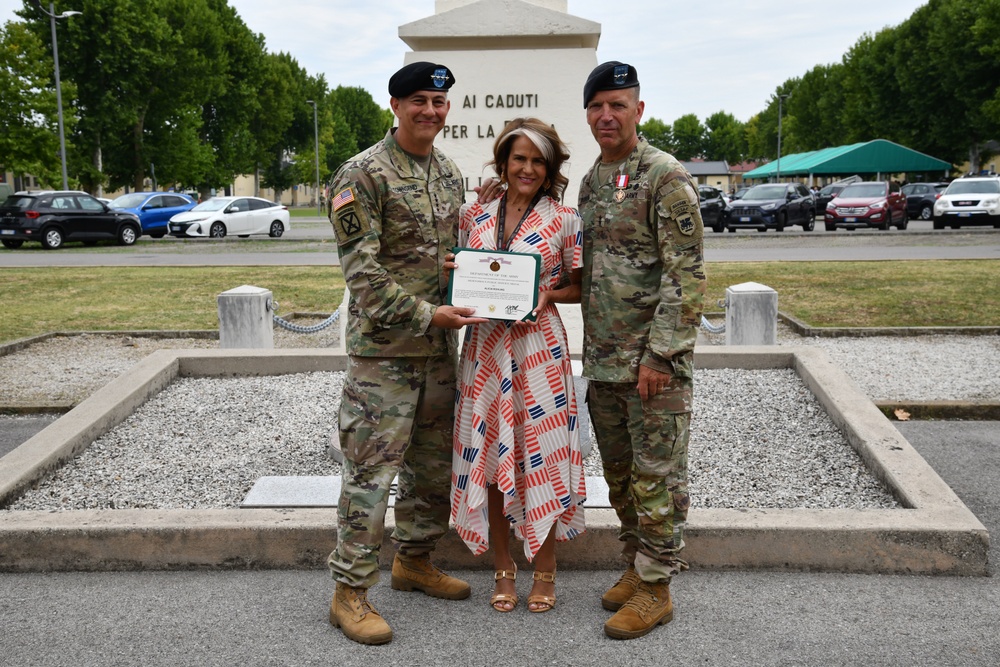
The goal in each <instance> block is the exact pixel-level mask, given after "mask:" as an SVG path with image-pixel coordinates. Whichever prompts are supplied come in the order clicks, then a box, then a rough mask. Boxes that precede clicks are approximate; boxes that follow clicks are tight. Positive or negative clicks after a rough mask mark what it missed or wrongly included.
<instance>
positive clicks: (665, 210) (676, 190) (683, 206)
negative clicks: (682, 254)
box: [656, 180, 703, 248]
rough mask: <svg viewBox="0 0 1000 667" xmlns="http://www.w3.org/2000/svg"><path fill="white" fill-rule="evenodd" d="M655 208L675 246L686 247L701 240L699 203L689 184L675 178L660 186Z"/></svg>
mask: <svg viewBox="0 0 1000 667" xmlns="http://www.w3.org/2000/svg"><path fill="white" fill-rule="evenodd" d="M656 210H657V212H658V213H659V215H660V218H661V219H662V220H663V221H664V223H665V224H666V226H667V228H668V229H669V233H670V234H671V236H672V237H673V239H674V245H675V247H677V248H687V247H690V246H691V245H694V244H697V243H698V242H700V241H701V238H702V236H703V229H702V221H701V205H700V203H699V201H698V195H697V193H696V191H695V190H694V189H693V188H692V187H691V186H690V185H688V184H686V183H684V182H683V181H680V180H675V181H673V182H671V183H669V184H668V185H665V186H664V187H662V188H661V189H660V199H659V201H658V202H657V204H656Z"/></svg>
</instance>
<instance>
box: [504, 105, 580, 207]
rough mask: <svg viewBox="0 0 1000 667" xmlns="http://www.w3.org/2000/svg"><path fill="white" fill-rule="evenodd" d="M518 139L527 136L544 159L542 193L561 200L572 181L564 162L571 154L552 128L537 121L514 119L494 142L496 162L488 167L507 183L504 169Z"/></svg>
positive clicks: (535, 119) (532, 119)
mask: <svg viewBox="0 0 1000 667" xmlns="http://www.w3.org/2000/svg"><path fill="white" fill-rule="evenodd" d="M516 137H527V138H528V140H530V141H531V143H533V144H534V145H535V147H536V148H537V149H538V151H539V152H540V153H541V154H542V157H543V158H545V183H543V184H542V188H541V192H542V194H544V195H548V196H549V197H552V198H553V199H555V200H556V201H560V200H561V199H562V195H563V192H565V190H566V186H567V185H568V184H569V179H568V178H566V176H564V175H563V173H562V166H563V163H564V162H565V161H566V160H568V159H569V151H567V150H566V144H564V143H563V142H562V140H561V139H559V135H558V134H557V133H556V130H555V128H554V127H552V126H551V125H548V124H547V123H543V122H542V121H540V120H538V119H537V118H515V119H514V120H512V121H510V122H509V123H507V125H506V126H505V127H504V128H503V131H501V132H500V136H499V137H497V140H496V141H495V142H494V143H493V160H492V161H491V162H488V163H487V164H488V165H492V166H493V170H494V171H495V172H496V173H497V176H499V177H500V180H501V181H506V180H507V178H506V175H505V174H504V169H505V168H506V166H507V160H508V159H509V158H510V151H511V146H512V145H513V144H514V139H515V138H516Z"/></svg>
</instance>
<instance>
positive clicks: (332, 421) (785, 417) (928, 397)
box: [0, 320, 1000, 510]
mask: <svg viewBox="0 0 1000 667" xmlns="http://www.w3.org/2000/svg"><path fill="white" fill-rule="evenodd" d="M296 323H300V324H311V323H312V322H310V321H307V320H296ZM337 335H338V332H337V328H336V327H330V328H328V329H327V330H324V331H323V332H320V333H318V334H309V335H303V334H293V333H290V332H286V331H284V330H281V329H278V330H276V331H275V346H276V347H328V346H331V345H334V344H335V343H336V341H337ZM707 338H708V343H709V344H719V343H721V342H723V341H724V335H709V336H708V337H707ZM778 344H779V345H818V346H820V347H822V348H823V349H825V350H826V351H827V353H828V354H830V356H831V357H832V358H833V359H834V360H835V361H836V362H838V363H839V364H840V365H841V366H842V367H843V368H844V369H845V370H846V371H847V373H848V374H849V375H850V376H851V377H852V378H853V379H854V381H855V382H856V383H857V384H858V385H859V387H860V388H861V390H862V391H863V392H865V393H866V394H867V395H868V396H870V397H872V398H873V399H876V400H911V401H937V400H967V401H996V400H997V397H998V396H1000V337H997V336H919V337H909V338H907V337H874V338H864V337H861V338H803V337H800V336H798V335H797V334H795V333H794V332H793V331H791V330H790V329H789V328H787V327H785V326H780V327H779V336H778ZM217 346H218V341H215V340H211V339H196V338H194V339H164V338H155V339H154V338H141V337H134V338H130V337H127V336H117V335H81V336H73V337H57V338H52V339H49V340H47V341H44V342H41V343H37V344H35V345H32V346H30V347H28V348H26V349H24V350H20V351H18V352H15V353H12V354H10V355H6V356H3V357H0V405H18V404H20V405H38V404H50V403H57V402H60V401H70V402H78V401H79V400H82V399H83V398H85V397H86V396H87V395H89V393H90V392H92V391H94V390H95V389H97V388H99V387H101V386H103V385H104V384H106V383H107V382H109V381H111V380H113V379H114V378H115V377H117V376H118V375H120V374H121V373H122V372H124V371H125V370H127V369H128V368H129V367H131V365H133V364H134V363H136V362H137V361H139V360H140V359H141V358H143V357H145V356H146V355H147V354H149V353H150V352H152V351H153V350H155V349H160V348H168V347H180V348H191V347H207V348H213V347H217ZM341 382H342V374H340V373H308V374H301V375H293V376H284V377H274V378H180V379H178V380H177V381H175V382H174V383H173V384H171V386H170V387H168V388H167V389H165V390H164V391H163V392H161V393H160V394H158V395H157V396H155V397H154V398H153V399H151V400H150V401H148V402H147V403H146V404H145V405H143V406H142V407H141V408H140V409H139V410H137V411H136V413H135V414H133V415H132V416H131V417H129V418H128V419H127V420H126V421H125V422H123V423H122V424H121V425H119V426H118V427H117V428H116V429H114V430H112V431H111V432H110V433H108V434H106V435H105V436H103V437H102V438H101V439H99V440H98V441H97V442H95V443H94V444H93V445H92V446H91V447H90V448H89V449H88V450H87V451H86V452H84V453H83V454H81V455H80V456H79V457H78V458H77V459H76V460H74V461H72V462H70V463H67V464H66V465H65V466H63V467H62V468H60V469H59V470H58V471H56V472H55V473H54V475H53V476H52V477H51V478H49V479H46V480H44V481H42V482H39V484H38V485H37V486H36V488H34V489H32V490H29V491H28V492H26V493H25V494H24V495H23V496H22V497H21V498H19V499H17V500H16V501H14V503H12V504H11V505H10V507H9V509H13V510H27V509H41V510H69V509H82V508H112V507H113V508H130V507H132V508H139V507H142V508H164V509H166V508H229V507H236V506H238V505H239V503H240V502H241V501H242V499H243V498H244V496H245V495H246V493H247V492H248V491H249V489H250V487H251V486H252V485H253V483H254V482H255V481H256V480H257V478H259V477H261V476H265V475H332V474H338V473H339V466H337V465H336V464H335V463H333V462H332V461H330V460H329V459H328V458H327V455H326V450H327V446H328V444H329V439H330V436H331V434H333V433H335V432H336V428H337V424H336V415H337V408H338V404H339V400H340V386H341ZM689 465H690V480H691V481H690V486H691V494H692V498H693V504H694V506H695V507H719V508H722V507H729V508H749V507H766V508H826V507H830V508H834V507H837V508H855V509H866V508H883V507H893V506H895V502H894V501H893V499H892V498H891V497H890V496H889V494H888V493H887V492H886V491H885V490H884V489H883V488H882V486H881V485H880V483H879V482H878V481H877V480H875V479H874V478H873V477H872V476H871V474H870V473H869V472H868V471H867V469H866V468H865V467H864V465H863V464H862V462H861V460H860V458H859V457H858V456H857V455H856V454H855V453H854V451H853V450H852V449H851V448H850V446H849V445H848V444H847V443H846V441H845V439H844V438H843V436H842V434H841V433H840V432H839V431H838V430H837V428H836V427H835V426H834V425H833V424H832V422H831V421H830V419H829V417H828V416H827V415H826V414H825V412H824V411H823V410H822V408H821V407H820V406H819V404H818V402H817V401H816V400H815V398H814V397H813V396H812V394H811V393H810V392H809V391H808V390H807V389H806V388H805V387H804V385H803V384H802V382H801V380H799V378H798V377H797V376H796V375H795V374H794V372H793V371H791V370H764V371H747V370H738V369H722V370H699V371H697V378H696V396H695V406H694V420H693V423H692V435H691V446H690V463H689ZM585 467H586V470H587V474H588V475H599V474H600V469H601V463H600V458H599V456H598V455H597V453H596V448H595V449H594V451H592V453H591V455H590V456H589V457H588V458H587V460H586V461H585Z"/></svg>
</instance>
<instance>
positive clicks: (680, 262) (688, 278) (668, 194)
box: [641, 168, 706, 372]
mask: <svg viewBox="0 0 1000 667" xmlns="http://www.w3.org/2000/svg"><path fill="white" fill-rule="evenodd" d="M650 216H651V217H652V219H653V221H654V223H655V226H656V234H657V242H658V252H659V255H660V261H661V263H662V266H663V271H662V275H661V278H660V292H659V294H660V303H659V305H658V306H657V309H656V314H655V316H654V318H653V323H652V327H651V329H650V332H649V345H648V346H647V348H646V353H645V355H644V357H643V359H642V362H641V363H642V364H643V365H646V366H650V367H651V368H655V369H656V370H661V371H664V372H673V367H672V364H671V363H670V362H671V360H673V359H674V357H676V356H677V355H680V354H684V353H686V352H690V351H691V350H693V349H694V344H695V339H696V337H697V333H698V325H699V324H700V323H701V313H702V308H703V306H704V300H705V289H706V279H705V262H704V246H703V237H704V227H703V225H702V220H701V206H700V203H699V200H698V191H697V189H696V188H695V186H694V184H693V183H692V182H691V179H690V176H689V175H688V174H687V172H686V171H685V170H684V169H682V168H681V169H677V170H674V171H670V172H668V173H666V174H664V175H663V177H662V178H661V179H659V180H658V182H657V183H656V185H655V189H654V190H653V206H652V207H651V210H650Z"/></svg>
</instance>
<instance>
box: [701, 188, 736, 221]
mask: <svg viewBox="0 0 1000 667" xmlns="http://www.w3.org/2000/svg"><path fill="white" fill-rule="evenodd" d="M698 198H699V199H701V221H702V222H703V223H704V224H705V227H711V228H712V230H713V231H716V232H721V231H723V230H724V229H725V228H726V218H727V217H728V215H729V203H728V202H727V201H726V195H725V193H724V192H722V190H720V189H719V188H713V187H712V186H711V185H699V186H698Z"/></svg>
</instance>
